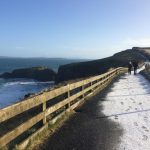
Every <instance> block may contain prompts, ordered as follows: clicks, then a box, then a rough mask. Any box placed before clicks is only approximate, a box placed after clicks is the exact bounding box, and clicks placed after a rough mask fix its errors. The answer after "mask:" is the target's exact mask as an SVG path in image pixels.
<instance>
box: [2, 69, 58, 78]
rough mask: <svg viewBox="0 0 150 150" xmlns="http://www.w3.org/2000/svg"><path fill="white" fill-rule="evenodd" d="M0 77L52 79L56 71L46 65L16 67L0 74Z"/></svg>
mask: <svg viewBox="0 0 150 150" xmlns="http://www.w3.org/2000/svg"><path fill="white" fill-rule="evenodd" d="M0 77H1V78H30V79H36V80H38V81H54V80H55V78H56V73H55V72H54V71H53V70H51V69H49V68H46V67H33V68H24V69H16V70H14V71H12V72H11V73H8V72H6V73H3V74H2V75H0Z"/></svg>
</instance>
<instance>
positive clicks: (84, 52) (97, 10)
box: [0, 0, 150, 59]
mask: <svg viewBox="0 0 150 150" xmlns="http://www.w3.org/2000/svg"><path fill="white" fill-rule="evenodd" d="M149 6H150V1H149V0H1V1H0V55H1V56H17V57H18V56H21V57H67V58H92V59H93V58H94V59H97V58H102V57H106V56H110V55H112V54H113V53H115V52H118V51H121V50H124V49H128V48H131V47H132V46H150V9H149Z"/></svg>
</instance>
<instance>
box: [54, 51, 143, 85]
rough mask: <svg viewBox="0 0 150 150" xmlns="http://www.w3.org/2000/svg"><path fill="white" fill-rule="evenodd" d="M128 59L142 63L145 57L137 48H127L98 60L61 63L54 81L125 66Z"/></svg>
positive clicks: (82, 76) (83, 76)
mask: <svg viewBox="0 0 150 150" xmlns="http://www.w3.org/2000/svg"><path fill="white" fill-rule="evenodd" d="M129 60H137V61H138V62H139V63H142V62H144V61H145V58H144V57H142V56H141V54H140V53H139V52H138V51H137V50H135V49H128V50H125V51H122V52H119V53H116V54H114V55H113V56H111V57H107V58H103V59H99V60H94V61H87V62H81V63H72V64H68V65H62V66H60V67H59V69H58V75H57V80H56V81H57V83H59V82H63V81H68V80H74V79H79V78H86V77H89V76H94V75H98V74H102V73H104V72H106V71H107V70H109V69H110V68H116V67H126V66H127V63H128V62H129Z"/></svg>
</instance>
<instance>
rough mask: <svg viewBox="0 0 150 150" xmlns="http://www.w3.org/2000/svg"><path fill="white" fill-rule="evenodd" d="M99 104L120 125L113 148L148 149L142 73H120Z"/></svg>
mask: <svg viewBox="0 0 150 150" xmlns="http://www.w3.org/2000/svg"><path fill="white" fill-rule="evenodd" d="M101 105H102V106H103V113H104V114H105V116H107V117H108V118H109V119H111V120H113V121H114V122H116V123H119V124H120V126H121V127H122V128H123V136H122V137H121V139H120V141H121V143H120V144H119V145H118V148H117V150H150V83H149V82H148V81H147V80H146V79H145V78H144V77H143V76H142V75H140V74H137V75H136V76H135V75H128V74H125V75H124V76H122V77H121V78H120V79H119V81H118V82H116V83H114V86H113V88H112V89H111V91H110V92H109V93H108V94H107V95H106V97H105V101H103V102H102V103H101Z"/></svg>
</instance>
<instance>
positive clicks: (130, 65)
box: [128, 61, 133, 74]
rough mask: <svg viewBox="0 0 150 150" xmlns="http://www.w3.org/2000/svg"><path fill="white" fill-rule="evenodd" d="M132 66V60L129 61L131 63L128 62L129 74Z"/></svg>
mask: <svg viewBox="0 0 150 150" xmlns="http://www.w3.org/2000/svg"><path fill="white" fill-rule="evenodd" d="M132 67H133V65H132V62H131V61H129V63H128V74H131V71H132Z"/></svg>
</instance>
